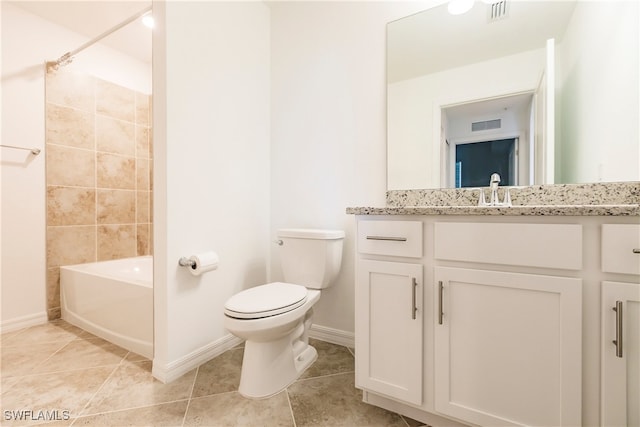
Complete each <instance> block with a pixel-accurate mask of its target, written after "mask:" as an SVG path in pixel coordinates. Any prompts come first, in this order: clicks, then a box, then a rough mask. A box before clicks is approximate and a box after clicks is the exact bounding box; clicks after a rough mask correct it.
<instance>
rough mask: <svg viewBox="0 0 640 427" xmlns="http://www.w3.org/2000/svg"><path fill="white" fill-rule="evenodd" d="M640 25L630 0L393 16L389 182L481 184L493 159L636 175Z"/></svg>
mask: <svg viewBox="0 0 640 427" xmlns="http://www.w3.org/2000/svg"><path fill="white" fill-rule="evenodd" d="M639 27H640V8H639V3H638V2H637V1H633V0H632V1H624V0H622V1H608V0H596V1H589V2H586V1H573V0H572V1H535V0H534V1H528V0H500V1H494V2H493V3H486V2H485V1H480V0H476V1H475V2H474V5H473V7H472V9H471V10H470V11H468V12H466V13H464V14H462V15H451V14H450V13H449V12H448V10H447V4H441V5H439V6H435V7H432V8H430V9H427V10H424V11H422V12H419V13H417V14H414V15H411V16H408V17H405V18H402V19H399V20H396V21H393V22H391V23H389V24H388V25H387V189H388V190H408V189H422V188H442V187H449V188H451V187H457V186H458V187H464V186H478V185H487V184H488V180H489V175H490V172H489V171H496V172H499V173H501V175H502V176H503V177H506V178H507V179H506V180H504V179H503V182H504V183H506V184H508V185H532V184H551V183H586V182H618V181H638V180H640V139H639V116H640V107H639V106H640V102H639V98H640V87H639V79H638V75H639V67H638V63H639V61H638V58H639V56H640V42H639V38H640V35H639V34H640V33H639V31H638V28H639ZM484 175H486V179H485V180H486V181H487V182H482V176H484ZM478 177H479V178H478Z"/></svg>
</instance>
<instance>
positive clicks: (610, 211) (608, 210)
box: [347, 204, 640, 216]
mask: <svg viewBox="0 0 640 427" xmlns="http://www.w3.org/2000/svg"><path fill="white" fill-rule="evenodd" d="M347 214H351V215H498V216H499V215H502V216H509V215H510V216H527V215H528V216H589V215H591V216H640V205H638V204H633V205H538V206H534V205H529V206H511V207H503V206H499V207H498V206H385V207H377V208H376V207H350V208H347Z"/></svg>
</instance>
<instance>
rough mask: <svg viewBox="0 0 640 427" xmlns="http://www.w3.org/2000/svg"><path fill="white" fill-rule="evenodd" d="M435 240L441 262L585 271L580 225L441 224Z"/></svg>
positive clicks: (437, 228) (436, 255)
mask: <svg viewBox="0 0 640 427" xmlns="http://www.w3.org/2000/svg"><path fill="white" fill-rule="evenodd" d="M434 239H435V258H436V259H439V260H447V261H463V262H479V263H488V264H502V265H517V266H524V267H544V268H559V269H564V270H581V269H582V226H581V225H579V224H512V223H509V224H506V223H497V224H496V223H460V222H455V223H454V222H446V223H445V222H438V223H436V224H435V237H434Z"/></svg>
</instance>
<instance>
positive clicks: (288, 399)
mask: <svg viewBox="0 0 640 427" xmlns="http://www.w3.org/2000/svg"><path fill="white" fill-rule="evenodd" d="M294 384H295V383H294ZM284 392H285V394H286V396H287V403H288V404H289V411H290V412H291V419H292V420H293V427H297V424H296V414H294V413H293V405H292V404H291V396H289V387H287V388H286V389H285V390H284Z"/></svg>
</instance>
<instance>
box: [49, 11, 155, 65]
mask: <svg viewBox="0 0 640 427" xmlns="http://www.w3.org/2000/svg"><path fill="white" fill-rule="evenodd" d="M151 8H152V6H147V7H145V8H144V9H142V10H141V11H140V12H138V13H136V14H135V15H132V16H131V17H129V18H127V19H125V20H124V21H122V22H121V23H119V24H118V25H116V26H114V27H112V28H110V29H108V30H107V31H105V32H104V33H102V34H100V35H99V36H97V37H94V38H92V39H91V40H89V41H88V42H86V43H85V44H83V45H82V46H80V47H79V48H77V49H75V50H72V51H70V52H67V53H65V54H64V55H62V56H61V57H60V58H58V59H56V60H55V61H50V62H47V65H50V66H53V67H57V66H58V65H66V64H68V63H70V62H71V61H73V56H74V55H75V54H77V53H79V52H81V51H83V50H85V49H86V48H88V47H89V46H91V45H93V44H95V43H97V42H99V41H100V40H102V39H103V38H105V37H107V36H108V35H110V34H112V33H114V32H116V31H118V30H119V29H120V28H122V27H124V26H125V25H128V24H130V23H131V22H133V21H135V20H136V19H138V18H140V17H141V16H143V15H145V14H146V13H148V12H149V11H150V10H151Z"/></svg>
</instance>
